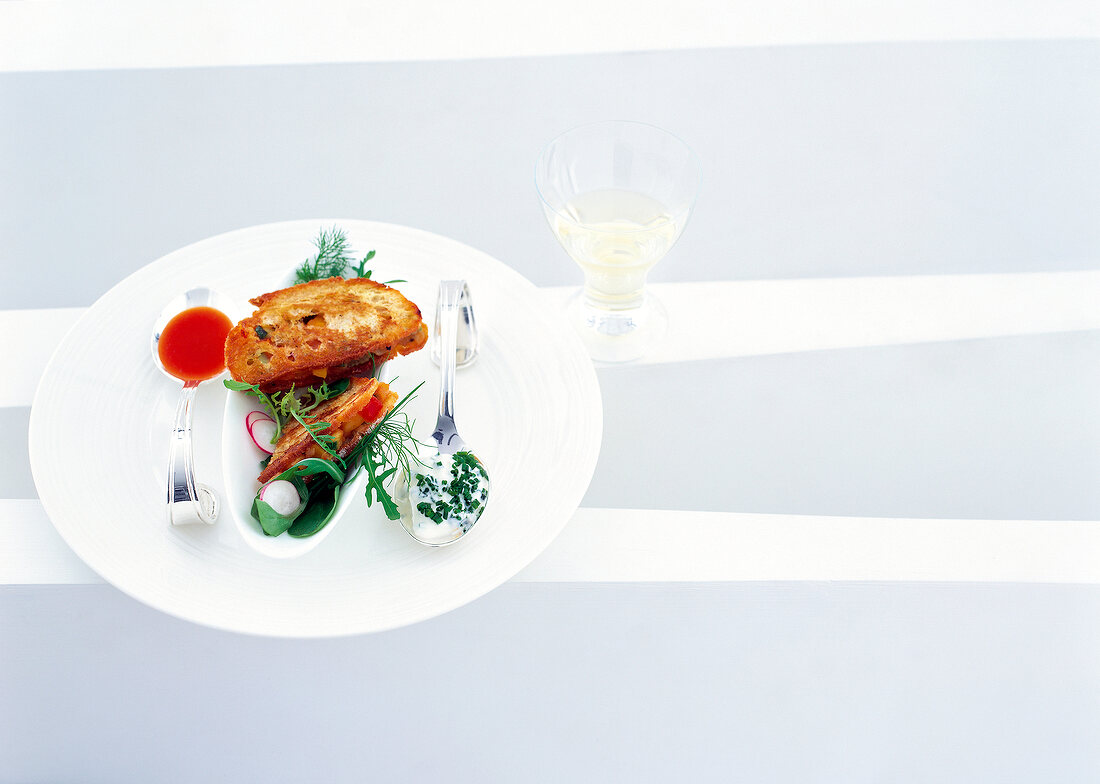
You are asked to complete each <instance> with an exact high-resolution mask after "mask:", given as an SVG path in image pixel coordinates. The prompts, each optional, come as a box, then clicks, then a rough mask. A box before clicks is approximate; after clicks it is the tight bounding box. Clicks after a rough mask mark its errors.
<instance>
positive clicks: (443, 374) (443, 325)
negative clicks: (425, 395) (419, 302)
mask: <svg viewBox="0 0 1100 784" xmlns="http://www.w3.org/2000/svg"><path fill="white" fill-rule="evenodd" d="M436 310H437V313H436V324H437V329H438V335H439V356H440V384H439V416H438V418H437V419H436V424H435V432H434V433H432V438H434V439H435V442H436V445H437V455H438V456H439V457H438V458H437V457H434V456H433V457H430V458H428V463H429V467H430V466H431V465H434V463H436V462H443V464H444V466H447V465H449V464H450V463H451V462H452V461H453V459H454V455H455V454H456V453H459V452H470V449H469V448H468V447H467V446H466V442H465V441H464V440H463V439H462V436H460V435H459V434H458V428H457V427H456V426H455V418H454V385H455V367H456V365H457V364H458V357H457V354H458V353H459V331H460V328H459V315H460V311H461V313H462V321H463V324H464V325H465V327H464V329H463V335H462V339H463V346H462V353H463V357H464V359H465V361H464V362H463V363H462V364H469V363H470V362H472V361H473V359H474V357H476V355H477V329H476V322H475V321H474V318H473V305H472V303H471V300H470V290H469V287H467V285H466V282H465V281H463V280H444V281H440V283H439V302H438V304H437V306H436ZM471 455H472V452H471ZM474 459H475V460H476V462H477V466H474V467H472V468H468V469H466V470H469V471H471V475H474V476H475V477H476V476H477V475H478V474H480V475H482V476H481V477H480V478H478V481H479V485H478V487H479V488H480V487H481V485H484V490H485V494H486V497H485V499H484V501H483V502H482V504H481V506H480V508H478V509H477V510H476V511H475V512H472V513H470V514H468V515H466V516H464V517H462V518H461V519H460V520H457V521H455V522H453V523H449V524H448V525H447V526H446V527H443V526H442V525H441V524H436V525H433V524H432V521H430V520H427V518H424V517H423V516H419V519H416V518H417V516H414V515H413V513H412V504H411V501H410V489H409V485H410V483H411V482H412V481H414V480H415V475H414V477H408V476H404V475H402V476H401V477H399V478H398V480H397V487H396V488H395V491H396V496H397V500H398V502H399V503H402V504H403V506H404V512H403V514H402V515H401V525H402V526H403V527H404V529H405V530H406V531H407V532H408V534H409V536H411V537H412V538H413V539H415V540H416V541H418V542H421V543H422V544H427V545H431V546H434V547H439V546H442V545H448V544H453V543H455V542H457V541H458V540H459V539H461V538H462V537H463V536H465V535H466V534H467V533H469V531H470V529H471V528H473V527H474V524H475V523H476V522H477V521H478V520H479V519H481V515H482V513H483V512H484V511H485V501H487V500H488V491H489V480H488V474H487V473H486V472H485V471H484V466H483V465H482V464H481V460H480V459H478V458H477V457H474ZM418 523H419V524H418ZM437 526H438V527H437Z"/></svg>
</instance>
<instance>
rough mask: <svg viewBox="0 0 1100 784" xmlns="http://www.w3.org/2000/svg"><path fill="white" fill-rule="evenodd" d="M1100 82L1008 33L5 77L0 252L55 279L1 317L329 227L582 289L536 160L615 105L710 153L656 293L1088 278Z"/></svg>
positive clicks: (1091, 59)
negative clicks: (304, 229) (468, 248)
mask: <svg viewBox="0 0 1100 784" xmlns="http://www.w3.org/2000/svg"><path fill="white" fill-rule="evenodd" d="M1098 71H1100V48H1098V47H1097V46H1096V45H1095V43H1093V42H1090V41H1009V42H956V43H891V44H863V45H858V46H792V47H759V48H734V49H718V50H703V51H673V52H657V53H639V54H615V55H576V56H563V57H530V58H515V59H507V60H470V61H462V62H421V63H376V64H351V65H316V66H274V67H230V68H184V69H138V70H122V71H88V72H75V73H74V72H58V73H8V74H0V116H2V117H6V118H7V117H10V118H18V121H17V122H15V121H12V122H0V172H3V173H4V175H3V177H2V178H0V235H2V236H3V237H4V243H3V245H2V246H0V258H3V259H4V260H5V263H7V264H10V265H13V267H17V268H19V269H33V267H32V265H34V264H39V263H43V264H46V265H47V267H48V269H50V270H52V271H54V272H59V273H61V274H57V275H54V276H52V277H51V279H50V280H49V284H48V285H43V279H42V275H41V274H28V275H24V276H9V279H8V280H7V281H6V285H5V287H4V289H3V290H2V291H0V307H7V308H14V307H20V308H26V307H50V306H58V305H88V304H90V303H91V302H92V301H94V300H95V299H96V298H98V297H99V296H100V295H101V294H102V293H104V292H105V291H106V290H107V289H108V288H110V286H112V285H113V284H114V283H115V282H117V281H118V280H120V279H121V278H123V277H125V276H126V275H128V274H129V273H131V272H133V271H134V270H136V269H138V268H140V267H141V266H143V265H145V264H147V263H148V262H150V261H152V260H153V259H155V258H157V257H159V256H161V255H163V254H165V253H167V252H169V251H172V250H175V249H176V248H178V247H181V246H183V245H185V244H187V243H190V242H194V241H196V240H199V239H202V238H204V237H208V236H211V235H213V234H217V233H220V232H223V231H228V230H231V229H237V228H241V227H243V226H250V225H254V224H257V223H268V222H272V221H279V220H287V219H293V218H308V217H344V216H347V217H356V218H367V219H373V220H381V221H387V222H392V223H400V224H406V225H410V226H416V227H419V228H422V229H426V230H428V231H433V232H436V233H439V234H444V235H446V236H449V237H453V238H455V239H457V240H459V241H462V242H465V243H468V244H470V245H473V246H474V247H477V248H480V249H481V250H484V251H486V252H487V253H489V254H491V255H493V256H494V257H496V258H499V259H500V260H502V261H504V262H505V263H507V264H509V265H512V266H513V267H515V268H516V269H517V270H518V271H519V272H521V273H522V274H523V275H525V276H526V277H527V278H529V279H530V280H531V281H532V282H534V283H535V284H536V285H540V286H553V285H569V284H572V283H575V282H577V281H579V274H578V272H577V270H576V268H575V266H574V265H573V264H572V263H571V262H570V261H569V260H568V258H567V257H566V256H565V254H564V253H563V252H562V250H561V248H560V247H559V246H558V245H557V243H556V242H555V240H554V239H553V237H552V236H551V233H550V231H549V229H548V228H547V226H546V222H545V221H544V219H543V216H542V213H541V211H540V209H539V207H538V203H537V199H536V195H535V190H534V183H533V173H532V172H533V168H534V161H535V158H536V157H537V155H538V152H539V150H540V149H541V147H542V146H543V145H544V144H545V143H546V142H547V141H549V138H550V137H551V136H553V135H555V134H556V133H558V132H559V131H562V130H565V129H566V128H568V127H570V126H572V125H575V124H578V123H582V122H588V121H591V120H595V119H603V118H607V117H620V118H624V119H636V120H642V121H646V122H651V123H655V124H658V125H663V126H665V127H667V128H669V129H670V130H672V131H674V132H676V133H678V134H679V135H680V136H682V137H683V138H685V139H686V140H687V141H688V142H689V143H690V144H691V145H692V146H693V147H694V148H695V149H696V150H697V151H698V152H699V155H700V157H701V158H702V161H703V169H704V176H703V183H702V186H701V187H702V190H701V193H700V195H699V201H698V206H697V208H696V210H695V214H694V216H693V217H692V220H691V224H690V225H689V226H688V229H687V231H686V232H685V234H684V236H683V238H682V239H681V240H680V242H679V243H678V245H677V247H675V248H674V249H673V250H672V252H671V253H670V254H669V257H668V258H667V259H666V260H665V261H664V262H662V263H661V264H659V265H658V266H657V267H656V268H655V270H654V272H653V278H654V279H655V280H727V279H732V278H741V279H748V278H757V279H759V278H788V277H810V276H823V277H837V276H849V275H899V274H928V273H945V274H957V273H963V272H970V273H977V272H1010V271H1016V272H1023V271H1040V270H1042V271H1049V270H1052V269H1090V268H1093V267H1095V259H1096V257H1097V249H1098V248H1100V222H1098V221H1097V220H1096V219H1095V218H1096V215H1097V212H1098V210H1100V202H1098V191H1097V188H1096V182H1097V179H1098V176H1100V146H1098V145H1096V144H1095V143H1094V142H1095V130H1096V128H1097V125H1098V123H1100V80H1097V79H1096V78H1095V74H1096V73H1097V72H1098ZM610 85H614V88H613V89H609V86H610ZM43 242H48V244H49V247H50V249H51V250H55V251H61V252H64V253H65V254H66V256H67V261H66V263H65V264H59V263H58V262H57V261H56V259H50V258H49V254H45V255H44V254H43ZM62 249H63V250H62Z"/></svg>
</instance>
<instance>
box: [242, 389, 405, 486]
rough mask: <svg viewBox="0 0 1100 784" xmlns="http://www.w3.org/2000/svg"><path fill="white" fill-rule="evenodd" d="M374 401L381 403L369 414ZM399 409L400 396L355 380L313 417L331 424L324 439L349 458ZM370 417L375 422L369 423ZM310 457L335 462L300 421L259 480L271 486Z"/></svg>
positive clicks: (283, 439)
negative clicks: (382, 422)
mask: <svg viewBox="0 0 1100 784" xmlns="http://www.w3.org/2000/svg"><path fill="white" fill-rule="evenodd" d="M371 398H374V399H376V400H378V402H379V404H380V406H378V407H377V410H376V411H369V412H368V409H367V407H368V405H369V403H370V401H371ZM395 405H397V393H396V392H394V391H393V390H391V389H390V388H389V386H388V385H387V384H384V383H382V382H380V381H378V380H377V379H373V378H353V379H352V380H351V384H350V385H349V386H348V388H347V389H346V390H344V392H342V393H341V394H339V395H337V396H336V397H334V398H332V399H331V400H326V401H325V402H324V403H322V404H321V405H320V406H319V407H317V408H316V409H314V410H313V411H311V412H310V413H309V420H307V421H312V422H328V423H329V426H328V427H327V428H325V430H324V431H322V432H323V434H324V435H329V436H332V437H333V438H335V439H336V444H335V449H336V453H337V454H338V455H340V457H347V456H348V455H349V454H350V453H351V450H353V449H354V448H355V447H356V445H357V444H358V443H359V442H360V441H361V440H362V439H363V438H364V437H365V436H366V435H367V434H368V433H370V431H371V430H372V429H373V428H374V426H375V425H377V424H378V422H379V421H381V419H382V417H384V416H385V415H386V414H388V413H389V412H390V411H391V410H392V409H393V407H394V406H395ZM367 413H370V414H372V415H373V418H372V419H370V420H367V418H366V416H367ZM307 457H319V458H321V459H322V460H331V459H332V456H331V455H329V454H328V452H326V451H325V450H324V449H322V448H321V446H320V444H318V443H317V442H316V441H315V440H314V438H313V436H311V435H310V434H309V433H308V432H307V431H306V429H305V428H304V427H302V426H301V425H300V424H299V423H298V422H297V421H292V422H291V423H290V424H288V425H287V426H286V427H285V428H284V429H283V434H282V436H281V437H280V438H279V442H278V443H277V444H275V453H274V454H273V455H272V456H271V460H269V461H268V463H267V466H266V467H265V468H264V470H263V472H262V473H261V474H260V476H259V480H260V483H261V484H262V483H264V482H268V481H270V480H272V479H274V478H275V477H276V476H278V475H279V474H281V473H282V472H283V471H286V470H287V469H288V468H290V467H291V466H293V465H294V464H295V463H297V462H298V461H300V460H304V459H306V458H307Z"/></svg>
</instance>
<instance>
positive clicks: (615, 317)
mask: <svg viewBox="0 0 1100 784" xmlns="http://www.w3.org/2000/svg"><path fill="white" fill-rule="evenodd" d="M565 310H566V317H567V318H568V320H569V323H570V324H571V325H572V326H573V329H574V330H575V331H576V332H577V334H578V335H580V337H581V341H582V342H583V343H584V347H585V348H586V349H587V350H588V356H590V357H591V358H592V359H593V361H595V362H596V363H607V364H620V363H623V362H630V361H632V360H635V359H640V358H641V357H643V356H645V355H646V354H647V353H648V352H649V350H650V349H651V348H652V347H653V346H654V345H655V344H656V343H657V342H658V341H660V340H661V339H662V338H663V337H664V336H665V333H666V332H667V331H668V313H667V312H666V311H665V306H664V305H662V304H661V301H660V300H659V299H657V298H656V297H654V296H653V295H652V294H650V293H649V292H646V297H645V304H643V305H642V306H641V307H640V308H635V309H634V310H601V309H599V308H594V307H592V306H590V305H588V304H587V303H586V302H585V299H584V292H583V291H578V292H577V293H576V294H574V295H573V296H572V297H570V298H569V301H568V302H567V303H566V306H565Z"/></svg>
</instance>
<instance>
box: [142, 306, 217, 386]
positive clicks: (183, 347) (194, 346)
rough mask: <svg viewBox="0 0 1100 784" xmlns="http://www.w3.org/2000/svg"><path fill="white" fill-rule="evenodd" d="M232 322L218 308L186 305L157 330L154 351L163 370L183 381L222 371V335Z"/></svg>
mask: <svg viewBox="0 0 1100 784" xmlns="http://www.w3.org/2000/svg"><path fill="white" fill-rule="evenodd" d="M232 328H233V322H231V321H230V320H229V317H228V316H227V315H225V314H224V313H222V312H221V311H220V310H215V309H214V308H208V307H205V306H203V307H198V308H188V309H187V310H184V311H182V312H180V313H177V314H176V315H175V316H173V317H172V320H171V321H169V322H168V323H167V324H166V325H165V327H164V329H163V330H162V331H161V333H160V340H159V341H158V342H157V353H158V354H160V361H161V364H163V365H164V369H165V370H167V371H168V372H169V373H171V374H172V375H173V376H175V377H176V378H179V379H182V380H183V381H205V380H206V379H208V378H211V377H213V376H216V375H218V373H221V372H222V371H223V370H225V336H226V335H228V334H229V330H230V329H232Z"/></svg>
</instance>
